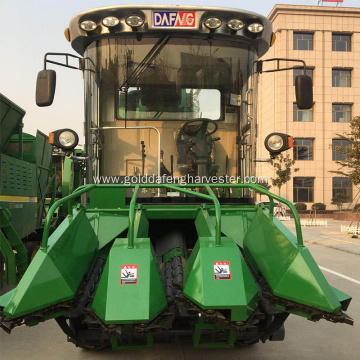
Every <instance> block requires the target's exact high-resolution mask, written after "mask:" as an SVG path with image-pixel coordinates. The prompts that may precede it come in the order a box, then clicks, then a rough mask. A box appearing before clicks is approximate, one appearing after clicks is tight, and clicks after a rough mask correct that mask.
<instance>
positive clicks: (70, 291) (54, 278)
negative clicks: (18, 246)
mask: <svg viewBox="0 0 360 360" xmlns="http://www.w3.org/2000/svg"><path fill="white" fill-rule="evenodd" d="M97 249H98V241H97V238H96V236H95V233H94V231H93V229H92V228H91V226H90V223H89V220H88V219H87V217H86V215H85V212H84V210H83V209H81V210H80V211H74V216H71V217H67V218H66V219H65V220H64V221H63V222H62V223H61V224H60V226H59V227H58V228H57V229H56V230H55V232H54V233H53V234H52V235H51V237H50V239H49V242H48V247H47V248H46V249H40V250H39V251H38V252H37V253H36V255H35V257H34V259H33V261H32V262H31V263H30V265H29V267H28V269H27V271H26V272H25V274H24V276H23V278H22V279H21V281H20V283H19V284H18V286H17V287H16V290H15V291H14V293H13V296H12V297H11V298H10V300H9V302H8V303H7V305H6V307H5V309H4V314H5V315H6V316H8V317H10V318H17V317H19V316H23V315H26V314H30V313H32V312H34V311H37V310H39V309H43V308H46V307H48V306H51V305H54V304H58V303H60V302H63V301H66V300H69V299H71V298H73V297H74V295H75V293H76V291H77V289H78V287H79V284H80V282H81V281H82V279H83V277H84V275H85V273H86V271H87V270H88V269H89V267H90V266H91V264H92V261H93V259H94V256H95V254H96V252H97ZM0 299H1V300H0V302H2V298H0Z"/></svg>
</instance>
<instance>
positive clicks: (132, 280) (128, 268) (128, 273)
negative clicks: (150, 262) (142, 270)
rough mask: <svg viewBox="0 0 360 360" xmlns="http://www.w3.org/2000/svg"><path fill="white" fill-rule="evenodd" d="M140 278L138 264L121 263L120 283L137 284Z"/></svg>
mask: <svg viewBox="0 0 360 360" xmlns="http://www.w3.org/2000/svg"><path fill="white" fill-rule="evenodd" d="M137 280H138V265H121V273H120V285H135V284H137Z"/></svg>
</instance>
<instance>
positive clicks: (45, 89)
mask: <svg viewBox="0 0 360 360" xmlns="http://www.w3.org/2000/svg"><path fill="white" fill-rule="evenodd" d="M55 88H56V72H55V70H41V71H39V73H38V76H37V81H36V105H37V106H40V107H43V106H50V105H51V104H52V103H53V100H54V95H55Z"/></svg>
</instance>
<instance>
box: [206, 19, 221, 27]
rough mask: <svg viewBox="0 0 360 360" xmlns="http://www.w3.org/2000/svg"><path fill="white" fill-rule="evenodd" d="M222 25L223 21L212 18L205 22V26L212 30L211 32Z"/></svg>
mask: <svg viewBox="0 0 360 360" xmlns="http://www.w3.org/2000/svg"><path fill="white" fill-rule="evenodd" d="M221 24H222V21H221V20H220V19H218V18H215V17H211V18H208V19H206V20H205V21H204V25H205V26H206V27H207V28H208V29H211V30H215V29H217V28H218V27H220V26H221Z"/></svg>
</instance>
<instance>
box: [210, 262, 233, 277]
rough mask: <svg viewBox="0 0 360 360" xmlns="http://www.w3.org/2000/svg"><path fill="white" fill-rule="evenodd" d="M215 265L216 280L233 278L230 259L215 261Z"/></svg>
mask: <svg viewBox="0 0 360 360" xmlns="http://www.w3.org/2000/svg"><path fill="white" fill-rule="evenodd" d="M213 265H214V278H215V280H231V271H230V262H229V261H214V262H213Z"/></svg>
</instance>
